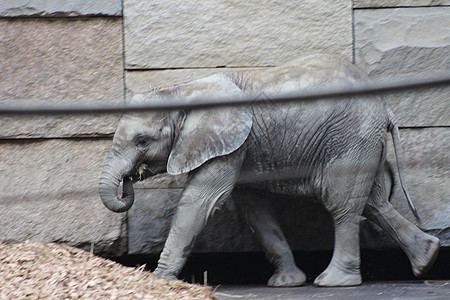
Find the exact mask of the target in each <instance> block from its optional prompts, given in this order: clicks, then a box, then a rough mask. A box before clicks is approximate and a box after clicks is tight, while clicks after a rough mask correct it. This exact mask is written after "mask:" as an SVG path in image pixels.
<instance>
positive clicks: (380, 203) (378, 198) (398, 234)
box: [364, 174, 439, 276]
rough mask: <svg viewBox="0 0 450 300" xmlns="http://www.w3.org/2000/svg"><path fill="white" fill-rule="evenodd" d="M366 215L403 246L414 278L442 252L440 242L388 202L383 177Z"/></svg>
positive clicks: (375, 188) (428, 266) (427, 267)
mask: <svg viewBox="0 0 450 300" xmlns="http://www.w3.org/2000/svg"><path fill="white" fill-rule="evenodd" d="M364 216H365V217H367V218H368V219H369V220H370V221H372V222H374V223H375V224H377V225H378V226H380V227H381V228H383V229H384V230H385V231H386V232H387V233H388V234H389V235H390V236H391V237H392V238H393V239H394V240H395V241H396V242H397V243H398V244H399V245H400V247H401V248H402V250H403V251H404V252H405V253H406V255H407V256H408V258H409V260H410V262H411V266H412V269H413V272H414V275H416V276H420V275H421V274H423V273H424V272H426V271H427V270H428V269H429V268H430V267H431V266H432V264H433V262H434V260H435V259H436V257H437V254H438V252H439V239H438V238H436V237H434V236H432V235H429V234H426V233H424V232H423V231H421V230H420V229H419V228H417V226H415V225H414V224H412V223H411V222H409V221H408V220H407V219H405V218H404V217H403V216H402V215H400V214H399V213H398V212H397V210H395V208H394V207H393V206H392V205H391V204H390V203H389V202H388V201H387V199H386V192H385V187H384V178H383V177H382V174H381V175H379V176H377V179H376V181H375V185H374V187H373V189H372V193H371V196H370V199H369V202H368V203H367V207H366V209H365V210H364Z"/></svg>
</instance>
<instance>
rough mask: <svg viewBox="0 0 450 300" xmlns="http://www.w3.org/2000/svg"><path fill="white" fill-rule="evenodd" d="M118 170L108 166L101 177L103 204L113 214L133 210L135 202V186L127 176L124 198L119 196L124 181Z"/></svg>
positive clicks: (124, 184) (100, 185)
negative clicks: (120, 185) (120, 186)
mask: <svg viewBox="0 0 450 300" xmlns="http://www.w3.org/2000/svg"><path fill="white" fill-rule="evenodd" d="M115 170H116V168H114V167H111V165H106V166H105V168H104V169H103V172H102V175H101V177H100V183H99V192H100V198H101V199H102V201H103V204H104V205H105V206H106V207H107V208H108V209H110V210H112V211H113V212H118V213H119V212H125V211H127V210H129V209H130V208H131V206H132V205H133V202H134V190H133V184H132V183H131V181H130V179H129V178H128V177H127V176H125V177H124V178H123V192H122V197H119V196H118V187H119V184H120V181H121V179H122V175H121V174H120V173H121V172H117V171H115Z"/></svg>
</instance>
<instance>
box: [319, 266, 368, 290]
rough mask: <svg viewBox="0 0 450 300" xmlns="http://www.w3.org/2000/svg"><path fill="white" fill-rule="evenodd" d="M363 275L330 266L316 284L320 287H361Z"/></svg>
mask: <svg viewBox="0 0 450 300" xmlns="http://www.w3.org/2000/svg"><path fill="white" fill-rule="evenodd" d="M361 282H362V278H361V274H360V273H359V270H358V271H352V272H351V271H349V270H345V271H344V270H342V269H340V268H337V267H335V266H332V265H329V266H328V268H327V269H326V270H325V271H323V272H322V274H320V275H319V276H317V278H316V280H314V284H315V285H318V286H353V285H360V284H361Z"/></svg>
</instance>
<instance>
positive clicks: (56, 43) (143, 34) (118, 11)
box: [0, 0, 450, 255]
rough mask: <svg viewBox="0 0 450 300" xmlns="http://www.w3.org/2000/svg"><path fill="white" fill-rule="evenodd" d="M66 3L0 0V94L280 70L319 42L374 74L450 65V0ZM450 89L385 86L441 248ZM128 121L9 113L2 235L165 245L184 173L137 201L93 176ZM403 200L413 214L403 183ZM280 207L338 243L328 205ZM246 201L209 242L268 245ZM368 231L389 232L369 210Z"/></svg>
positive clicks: (145, 247) (379, 237)
mask: <svg viewBox="0 0 450 300" xmlns="http://www.w3.org/2000/svg"><path fill="white" fill-rule="evenodd" d="M61 2H64V1H39V0H19V1H18V0H14V1H2V2H1V3H0V70H1V72H0V101H3V100H14V101H17V102H25V101H28V100H40V101H43V102H46V103H49V102H50V103H55V102H57V101H76V102H81V103H87V102H89V103H93V102H95V103H103V102H120V101H123V99H124V97H131V96H132V95H133V94H136V93H145V92H148V91H151V90H153V89H154V88H157V87H163V86H168V85H172V84H174V83H180V82H185V81H189V80H192V79H194V78H200V77H203V76H207V75H209V74H212V73H216V72H220V71H223V70H228V69H230V68H233V69H237V68H242V69H244V68H268V67H271V66H275V65H279V64H281V63H283V62H286V61H289V60H290V59H293V58H295V57H298V56H301V55H305V54H310V53H316V52H324V53H331V54H338V55H341V56H344V57H346V58H348V59H350V60H353V61H354V62H355V63H356V64H357V65H359V66H360V67H361V68H363V69H364V70H366V71H367V72H368V73H369V74H370V75H371V76H372V77H374V78H382V77H384V76H397V75H414V74H417V73H419V72H423V71H442V70H446V69H448V67H449V66H450V55H449V54H450V29H449V28H450V24H449V20H450V18H449V16H450V2H449V1H444V0H442V1H431V0H428V1H427V0H423V1H407V0H406V1H395V0H384V1H382V0H380V1H365V0H354V1H350V0H346V1H325V2H324V1H317V0H307V1H302V2H301V4H299V2H298V1H293V0H292V1H283V2H275V3H274V1H265V0H264V1H258V2H254V1H241V2H236V3H235V2H233V4H232V5H230V2H229V1H226V0H213V1H192V0H188V1H179V2H178V3H176V4H175V3H174V2H173V1H159V0H157V1H141V0H124V1H123V4H122V1H120V0H113V1H94V0H89V1H86V0H85V1H82V0H76V1H69V2H67V3H66V2H64V3H61ZM449 91H450V88H445V89H432V90H421V91H414V92H407V93H395V94H392V95H389V96H388V97H387V98H388V100H389V102H390V103H391V107H392V108H393V110H394V112H395V114H396V116H397V118H398V120H399V124H400V126H401V127H402V130H401V134H402V141H403V142H402V145H403V149H404V156H405V162H406V165H405V171H404V173H405V175H406V181H407V185H408V188H409V191H410V194H411V195H412V196H413V200H414V202H415V203H416V206H417V208H418V211H419V214H420V215H421V217H422V219H423V221H424V224H423V226H424V229H425V230H427V231H429V232H432V233H433V234H435V235H438V236H439V237H440V238H441V239H442V242H443V245H444V246H450V230H449V228H450V219H449V218H448V216H449V215H450V202H449V196H450V189H449V186H450V159H449V156H448V155H449V154H448V152H449V151H448V149H449V148H450V141H449V133H450V111H449V110H450V108H449V107H450V105H448V99H449V95H450V92H449ZM117 119H118V116H115V115H94V116H93V115H89V116H69V115H61V116H52V117H43V116H32V117H30V116H26V117H18V116H11V117H4V116H1V118H0V176H1V180H0V192H1V194H0V239H1V240H8V241H21V240H25V239H31V240H38V241H46V242H50V241H57V242H66V243H69V244H72V245H76V246H80V247H85V248H87V249H89V248H90V247H91V246H93V247H94V250H95V251H96V252H98V253H105V254H109V255H121V254H126V253H129V254H146V253H158V251H160V250H161V248H162V245H163V243H164V239H165V237H166V235H167V232H168V226H169V223H170V218H171V216H172V215H173V209H174V207H175V206H176V204H177V201H178V197H179V194H180V191H181V188H182V187H183V185H184V182H185V178H184V177H177V178H172V177H167V176H159V177H158V178H156V179H155V180H152V181H149V180H148V181H147V182H144V183H140V184H139V185H137V186H136V188H137V189H136V203H135V205H134V206H133V208H132V209H131V210H130V211H129V212H128V213H125V214H113V213H111V212H109V211H108V210H107V209H106V208H104V207H103V204H102V203H101V201H100V199H99V196H98V192H97V185H98V179H99V175H100V171H101V168H102V164H103V161H104V159H105V158H106V155H107V152H108V148H109V146H110V144H111V136H112V134H113V132H114V129H115V126H116V124H117ZM389 157H390V159H391V160H392V159H393V157H392V151H389ZM393 202H394V205H395V206H396V207H397V208H398V209H399V210H400V211H401V212H402V214H403V215H405V216H406V217H407V218H409V219H410V220H413V217H412V216H411V213H410V212H409V210H408V208H407V205H406V201H405V199H403V197H401V193H400V192H399V191H397V192H396V197H395V199H394V200H393ZM274 210H275V211H276V212H277V214H278V215H279V218H280V221H281V223H282V226H283V227H284V228H285V231H286V236H287V237H288V239H289V242H290V244H291V246H292V247H293V248H294V249H297V250H318V249H322V250H323V249H330V248H331V247H332V243H333V234H332V225H331V220H330V218H329V217H328V216H327V214H326V213H325V212H324V210H323V208H322V207H320V206H319V205H316V204H312V203H310V202H307V201H306V200H305V199H300V200H298V199H295V200H293V199H282V200H280V201H279V203H276V204H274ZM234 212H235V207H234V205H233V203H232V202H228V203H226V204H225V206H224V207H223V209H222V210H221V211H220V212H219V213H217V214H216V215H215V216H214V218H213V219H212V220H211V224H209V225H210V226H208V228H207V229H206V230H205V232H204V233H203V234H202V236H201V237H200V239H199V241H198V242H197V244H196V251H197V252H233V251H255V250H259V249H260V248H259V246H258V245H257V244H256V243H255V240H254V237H253V233H252V232H251V230H249V229H248V228H247V226H246V224H245V220H243V219H241V218H239V217H238V216H236V214H235V213H234ZM293 212H295V214H293ZM224 223H226V224H227V226H223V224H224ZM302 229H304V230H302ZM361 236H362V244H363V246H364V247H369V248H380V247H392V246H393V243H392V242H391V241H390V240H389V239H387V238H386V236H385V235H384V233H383V232H380V229H379V228H377V227H376V226H374V225H372V224H370V223H369V222H367V221H363V224H362V233H361Z"/></svg>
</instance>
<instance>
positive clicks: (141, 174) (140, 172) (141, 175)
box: [127, 162, 155, 183]
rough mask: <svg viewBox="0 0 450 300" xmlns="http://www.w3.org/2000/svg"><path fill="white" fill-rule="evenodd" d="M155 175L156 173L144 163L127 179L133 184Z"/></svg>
mask: <svg viewBox="0 0 450 300" xmlns="http://www.w3.org/2000/svg"><path fill="white" fill-rule="evenodd" d="M154 175H155V173H154V172H153V171H152V170H151V169H150V168H149V166H148V164H147V163H145V162H143V163H140V164H138V165H137V167H136V168H135V169H133V171H131V172H130V174H129V175H127V177H128V179H129V180H130V181H131V182H132V183H135V182H138V181H142V180H145V179H146V178H148V177H151V176H154Z"/></svg>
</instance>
